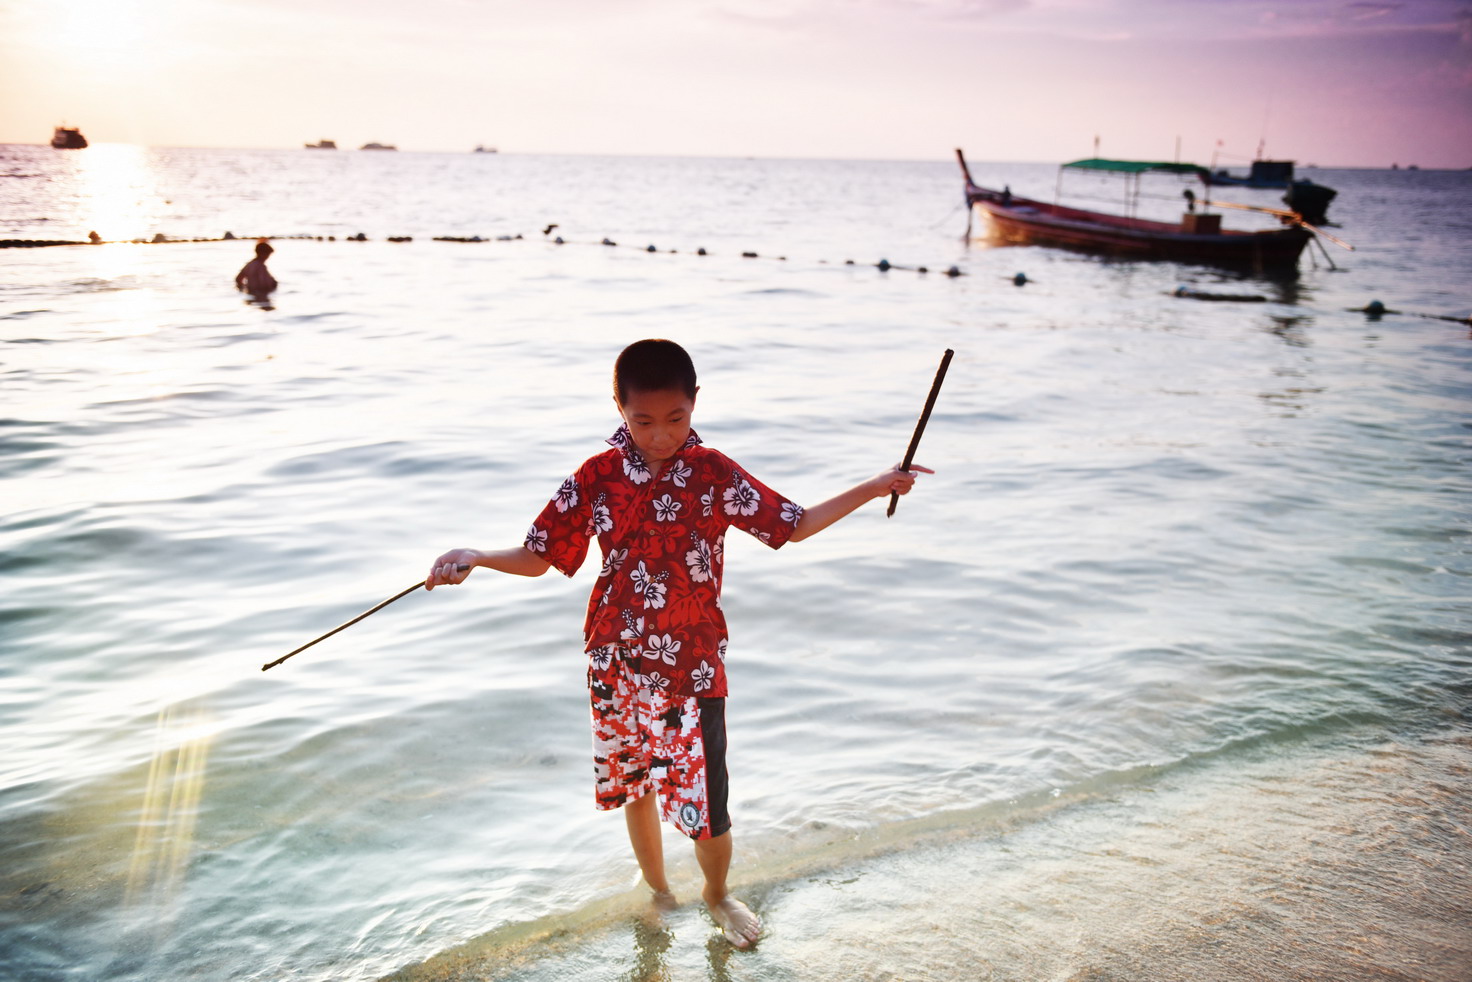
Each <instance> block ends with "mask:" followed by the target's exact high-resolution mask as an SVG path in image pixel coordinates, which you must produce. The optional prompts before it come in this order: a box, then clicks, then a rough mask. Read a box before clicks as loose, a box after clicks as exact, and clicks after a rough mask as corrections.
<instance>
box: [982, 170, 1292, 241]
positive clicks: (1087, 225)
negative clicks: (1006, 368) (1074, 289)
mask: <svg viewBox="0 0 1472 982" xmlns="http://www.w3.org/2000/svg"><path fill="white" fill-rule="evenodd" d="M956 159H957V160H959V161H960V162H961V173H962V175H963V176H964V177H965V179H966V204H967V206H968V208H969V209H970V211H971V212H972V213H975V212H978V211H979V212H981V213H982V215H983V216H984V217H985V218H986V219H987V221H988V222H989V225H990V228H989V231H990V233H991V236H992V238H994V239H996V240H997V241H1000V242H1006V243H1012V244H1016V245H1051V246H1062V247H1064V248H1068V249H1081V250H1084V251H1087V252H1095V253H1102V254H1104V255H1110V256H1119V257H1122V258H1129V259H1164V260H1173V261H1176V262H1191V263H1208V264H1212V265H1222V266H1239V267H1249V268H1252V269H1282V268H1285V267H1289V268H1291V267H1293V266H1295V265H1296V264H1297V262H1298V254H1299V253H1300V252H1302V251H1303V247H1304V246H1305V245H1307V244H1308V240H1309V239H1310V238H1312V237H1313V233H1312V232H1310V231H1309V230H1308V229H1306V228H1304V227H1303V224H1302V222H1301V221H1297V220H1296V216H1292V214H1291V213H1283V214H1284V215H1286V216H1287V217H1283V218H1282V221H1283V222H1284V223H1285V224H1284V227H1282V228H1271V229H1264V230H1262V231H1252V232H1249V231H1237V230H1233V229H1224V228H1222V227H1221V216H1220V215H1217V214H1212V213H1208V212H1206V211H1204V210H1203V211H1196V210H1195V198H1194V195H1193V194H1191V193H1189V192H1188V193H1187V194H1186V198H1187V201H1188V202H1189V203H1190V210H1188V211H1187V212H1186V213H1185V214H1183V215H1182V216H1181V220H1180V221H1179V222H1161V221H1153V220H1151V219H1147V218H1137V217H1134V216H1133V215H1111V214H1106V213H1104V212H1098V211H1086V210H1084V209H1082V208H1069V207H1066V206H1063V205H1060V204H1049V203H1048V202H1045V201H1035V200H1033V199H1032V198H1024V197H1021V196H1019V195H1015V194H1013V193H1012V192H1011V190H1010V189H1005V188H1004V189H1003V190H1001V191H994V190H992V189H991V188H984V187H980V186H979V185H977V183H976V182H975V181H973V180H972V179H971V171H970V169H969V168H968V167H967V166H966V157H965V155H963V154H962V153H961V151H960V150H957V151H956ZM1063 168H1064V169H1065V170H1066V169H1069V168H1072V169H1078V170H1089V171H1109V172H1115V173H1122V174H1124V175H1126V177H1127V179H1132V180H1133V181H1134V182H1135V184H1134V187H1135V191H1134V195H1135V197H1138V181H1139V178H1140V176H1141V175H1143V174H1147V173H1152V172H1164V173H1171V174H1182V175H1187V176H1193V177H1198V178H1200V179H1201V181H1202V182H1203V183H1204V184H1206V185H1208V186H1209V185H1210V183H1211V180H1210V179H1211V172H1210V171H1208V170H1207V169H1206V168H1205V167H1198V166H1197V165H1195V164H1179V163H1166V162H1159V161H1139V160H1103V159H1100V158H1089V159H1087V160H1076V161H1073V162H1072V163H1069V164H1064V165H1063ZM1060 174H1061V172H1060ZM1060 180H1061V178H1060ZM1130 200H1133V199H1130ZM1252 210H1257V209H1252Z"/></svg>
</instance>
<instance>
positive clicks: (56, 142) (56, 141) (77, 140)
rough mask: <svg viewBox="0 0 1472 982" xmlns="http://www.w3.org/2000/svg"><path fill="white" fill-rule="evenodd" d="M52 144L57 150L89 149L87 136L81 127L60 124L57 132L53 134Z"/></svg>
mask: <svg viewBox="0 0 1472 982" xmlns="http://www.w3.org/2000/svg"><path fill="white" fill-rule="evenodd" d="M51 145H52V146H53V147H54V148H56V149H57V150H85V149H87V138H86V137H85V136H83V135H82V131H81V130H79V129H74V128H71V127H66V126H58V127H57V128H56V132H55V133H53V134H52V135H51Z"/></svg>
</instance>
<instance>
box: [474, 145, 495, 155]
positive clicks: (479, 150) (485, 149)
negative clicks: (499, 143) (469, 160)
mask: <svg viewBox="0 0 1472 982" xmlns="http://www.w3.org/2000/svg"><path fill="white" fill-rule="evenodd" d="M470 152H471V153H495V152H496V148H495V147H488V146H486V145H485V144H483V143H477V144H476V145H475V149H474V150H472V151H470Z"/></svg>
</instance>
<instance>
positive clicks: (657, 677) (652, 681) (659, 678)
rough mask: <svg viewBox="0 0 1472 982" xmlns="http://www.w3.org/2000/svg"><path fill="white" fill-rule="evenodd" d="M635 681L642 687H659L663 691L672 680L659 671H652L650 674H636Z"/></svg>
mask: <svg viewBox="0 0 1472 982" xmlns="http://www.w3.org/2000/svg"><path fill="white" fill-rule="evenodd" d="M634 681H635V682H637V683H638V684H639V688H641V689H659V690H661V691H663V690H664V689H668V688H669V687H670V680H669V679H667V678H665V677H664V676H663V675H661V674H659V673H658V672H650V673H649V674H648V675H635V676H634Z"/></svg>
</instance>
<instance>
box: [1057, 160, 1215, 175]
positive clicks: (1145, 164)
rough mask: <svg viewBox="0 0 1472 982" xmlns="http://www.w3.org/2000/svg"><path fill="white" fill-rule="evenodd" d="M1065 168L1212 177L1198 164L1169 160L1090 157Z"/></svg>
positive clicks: (1066, 165) (1065, 165)
mask: <svg viewBox="0 0 1472 982" xmlns="http://www.w3.org/2000/svg"><path fill="white" fill-rule="evenodd" d="M1063 166H1064V167H1075V168H1078V169H1079V170H1107V171H1116V172H1119V173H1123V174H1141V173H1144V172H1145V171H1152V170H1160V171H1168V172H1170V173H1172V174H1192V175H1195V176H1196V177H1201V178H1206V177H1210V176H1211V172H1210V171H1208V170H1207V169H1206V168H1205V167H1201V166H1198V165H1197V164H1173V163H1171V162H1170V161H1167V160H1105V159H1104V158H1103V157H1089V158H1088V159H1087V160H1075V161H1073V162H1072V163H1070V164H1064V165H1063Z"/></svg>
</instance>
